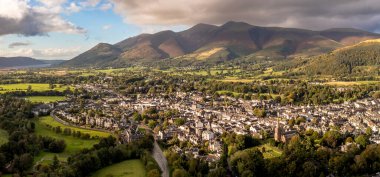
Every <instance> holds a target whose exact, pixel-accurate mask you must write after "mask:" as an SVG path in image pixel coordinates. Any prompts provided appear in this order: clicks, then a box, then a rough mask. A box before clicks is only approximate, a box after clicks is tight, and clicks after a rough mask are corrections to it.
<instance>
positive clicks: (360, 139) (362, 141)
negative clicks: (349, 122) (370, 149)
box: [355, 135, 369, 148]
mask: <svg viewBox="0 0 380 177" xmlns="http://www.w3.org/2000/svg"><path fill="white" fill-rule="evenodd" d="M355 142H356V143H358V144H359V145H360V147H361V148H365V147H366V146H367V144H368V143H369V140H368V138H367V137H366V136H364V135H359V136H357V137H356V138H355Z"/></svg>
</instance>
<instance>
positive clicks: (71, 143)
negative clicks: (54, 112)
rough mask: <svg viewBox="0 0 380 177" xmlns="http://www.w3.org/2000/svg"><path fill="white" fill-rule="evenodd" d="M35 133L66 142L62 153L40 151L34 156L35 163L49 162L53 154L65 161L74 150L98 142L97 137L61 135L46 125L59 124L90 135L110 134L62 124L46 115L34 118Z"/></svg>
mask: <svg viewBox="0 0 380 177" xmlns="http://www.w3.org/2000/svg"><path fill="white" fill-rule="evenodd" d="M35 125H36V129H35V133H36V135H41V136H49V137H52V138H56V139H62V140H64V141H65V142H66V149H65V150H64V152H62V153H47V152H43V153H40V154H39V155H38V156H37V157H35V162H36V163H49V162H50V161H51V160H52V159H53V157H54V155H57V156H58V158H59V159H60V160H62V161H65V160H66V159H67V157H69V156H70V155H71V154H74V153H76V152H79V151H80V150H82V149H84V148H91V147H92V146H93V145H94V144H97V143H98V142H99V139H88V140H84V139H81V138H77V137H73V136H69V135H63V134H57V133H56V132H54V131H53V130H52V129H51V128H49V127H48V125H50V126H53V127H57V126H60V127H61V128H62V129H64V128H70V129H71V130H75V131H80V132H82V133H89V134H90V135H91V136H93V137H94V136H99V137H107V136H109V135H110V134H109V133H105V132H100V131H94V130H86V129H81V128H76V127H71V126H66V125H63V124H61V123H59V122H57V121H55V120H54V119H53V118H52V117H50V116H46V117H41V118H38V119H36V120H35Z"/></svg>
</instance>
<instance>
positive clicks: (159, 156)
mask: <svg viewBox="0 0 380 177" xmlns="http://www.w3.org/2000/svg"><path fill="white" fill-rule="evenodd" d="M153 158H154V159H155V160H156V162H157V164H158V166H160V168H161V171H162V175H161V176H162V177H169V167H168V162H167V160H166V158H165V156H164V153H163V152H162V150H161V148H160V146H159V145H158V143H157V141H154V148H153Z"/></svg>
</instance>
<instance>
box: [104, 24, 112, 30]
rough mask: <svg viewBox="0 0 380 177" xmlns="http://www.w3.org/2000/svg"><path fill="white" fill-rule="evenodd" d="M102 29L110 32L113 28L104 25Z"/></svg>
mask: <svg viewBox="0 0 380 177" xmlns="http://www.w3.org/2000/svg"><path fill="white" fill-rule="evenodd" d="M102 28H103V30H109V29H111V28H112V25H104V26H103V27H102Z"/></svg>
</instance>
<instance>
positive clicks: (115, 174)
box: [92, 160, 146, 177]
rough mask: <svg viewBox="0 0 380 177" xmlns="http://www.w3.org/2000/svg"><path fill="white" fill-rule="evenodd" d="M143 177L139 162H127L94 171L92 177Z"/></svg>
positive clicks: (144, 172) (141, 164) (144, 174)
mask: <svg viewBox="0 0 380 177" xmlns="http://www.w3.org/2000/svg"><path fill="white" fill-rule="evenodd" d="M111 176H112V177H145V176H146V171H145V168H144V165H143V163H142V162H141V160H127V161H124V162H121V163H117V164H114V165H111V166H108V167H106V168H103V169H101V170H98V171H96V172H95V173H94V174H93V175H92V177H111Z"/></svg>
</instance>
